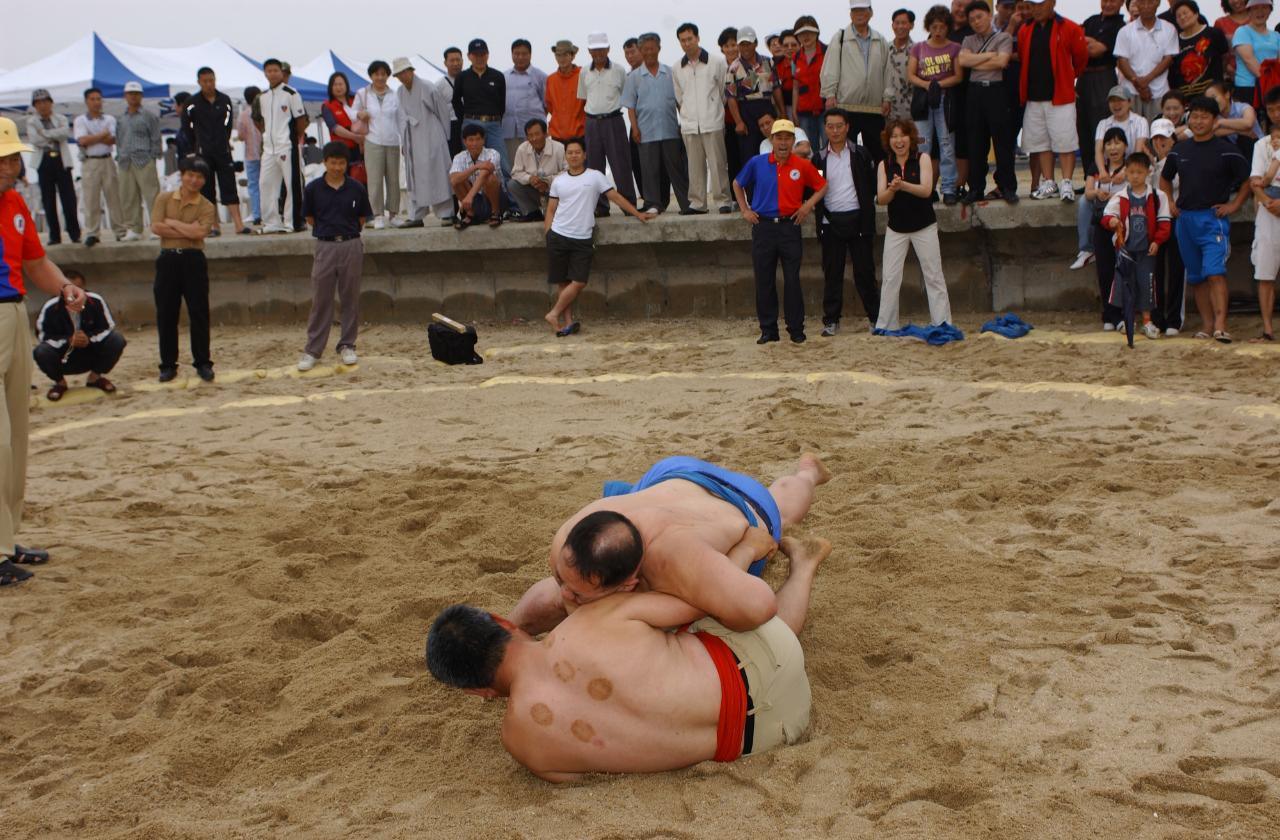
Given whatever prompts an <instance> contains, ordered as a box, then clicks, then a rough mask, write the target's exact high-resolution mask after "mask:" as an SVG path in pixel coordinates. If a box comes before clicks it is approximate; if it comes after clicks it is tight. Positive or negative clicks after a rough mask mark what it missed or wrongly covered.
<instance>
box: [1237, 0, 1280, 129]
mask: <svg viewBox="0 0 1280 840" xmlns="http://www.w3.org/2000/svg"><path fill="white" fill-rule="evenodd" d="M1247 11H1248V12H1249V23H1248V24H1247V25H1245V26H1241V27H1240V28H1239V29H1237V30H1236V34H1235V35H1234V36H1233V37H1232V39H1231V49H1232V50H1234V51H1235V54H1236V87H1235V90H1234V91H1232V94H1231V98H1232V99H1234V100H1235V101H1236V102H1245V103H1248V104H1249V105H1252V104H1253V89H1254V87H1255V86H1256V85H1257V84H1258V76H1259V74H1261V73H1262V62H1264V61H1266V60H1267V59H1269V58H1276V57H1277V56H1280V34H1277V33H1275V32H1272V31H1271V30H1270V29H1268V28H1267V18H1269V17H1271V0H1249V3H1248V6H1247Z"/></svg>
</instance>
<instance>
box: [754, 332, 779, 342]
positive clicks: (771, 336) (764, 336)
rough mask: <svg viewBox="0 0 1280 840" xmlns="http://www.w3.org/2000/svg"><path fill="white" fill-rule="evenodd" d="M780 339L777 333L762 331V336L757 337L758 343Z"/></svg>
mask: <svg viewBox="0 0 1280 840" xmlns="http://www.w3.org/2000/svg"><path fill="white" fill-rule="evenodd" d="M777 340H778V334H777V333H760V337H759V338H757V339H756V344H768V343H770V342H772V341H777Z"/></svg>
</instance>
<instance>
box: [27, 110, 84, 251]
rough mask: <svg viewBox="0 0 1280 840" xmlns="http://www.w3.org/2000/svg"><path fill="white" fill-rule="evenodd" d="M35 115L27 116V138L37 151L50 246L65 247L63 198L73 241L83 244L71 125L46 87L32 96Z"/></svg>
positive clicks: (41, 192) (37, 170) (65, 215)
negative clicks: (62, 222) (73, 167)
mask: <svg viewBox="0 0 1280 840" xmlns="http://www.w3.org/2000/svg"><path fill="white" fill-rule="evenodd" d="M31 107H32V108H34V109H35V111H36V112H35V113H34V114H32V115H31V116H29V117H27V139H28V140H29V141H30V142H31V145H32V146H35V149H36V152H35V153H36V155H37V157H36V173H37V174H38V175H39V176H40V201H41V203H42V204H44V223H45V225H47V226H48V231H49V244H50V245H60V244H62V228H61V226H60V225H59V224H58V199H59V198H61V199H62V218H63V220H65V221H66V224H67V235H68V236H70V237H71V241H72V242H75V243H77V244H78V243H79V242H80V217H79V215H78V212H77V210H76V208H77V206H78V205H77V202H76V184H75V180H74V179H73V178H72V176H71V147H70V146H69V145H68V143H67V141H68V140H69V139H71V126H70V125H69V124H68V122H67V118H66V117H64V116H63V115H62V114H56V113H54V111H53V97H52V96H50V95H49V91H47V90H44V89H43V88H40V89H37V90H35V91H33V92H32V94H31Z"/></svg>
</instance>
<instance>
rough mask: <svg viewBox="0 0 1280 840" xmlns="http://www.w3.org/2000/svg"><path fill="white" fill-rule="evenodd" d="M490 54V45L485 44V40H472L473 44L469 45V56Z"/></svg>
mask: <svg viewBox="0 0 1280 840" xmlns="http://www.w3.org/2000/svg"><path fill="white" fill-rule="evenodd" d="M488 52H489V45H488V44H486V43H485V42H484V39H483V38H472V39H471V43H470V44H467V55H471V54H472V53H475V54H476V55H484V54H486V53H488Z"/></svg>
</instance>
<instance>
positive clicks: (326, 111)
mask: <svg viewBox="0 0 1280 840" xmlns="http://www.w3.org/2000/svg"><path fill="white" fill-rule="evenodd" d="M320 118H321V119H323V120H324V124H325V125H326V126H327V127H328V129H329V135H330V136H331V137H332V138H333V139H334V140H337V141H338V142H340V143H342V145H344V146H346V147H347V160H348V169H347V175H348V177H351V178H354V180H357V181H359V180H360V178H359V177H358V176H357V175H355V174H354V173H352V171H351V168H350V167H351V166H353V165H354V164H357V163H362V162H363V161H364V154H363V152H362V150H363V149H364V139H365V135H367V134H368V133H369V124H368V123H366V122H364V121H362V120H360V117H359V110H358V109H357V108H356V97H355V94H354V93H352V92H351V83H350V82H349V81H347V74H346V73H343V72H341V71H338V72H337V73H334V74H333V75H332V76H330V77H329V95H328V98H327V99H326V100H325V103H324V105H323V106H321V108H320ZM361 169H363V167H361ZM366 180H367V179H366Z"/></svg>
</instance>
